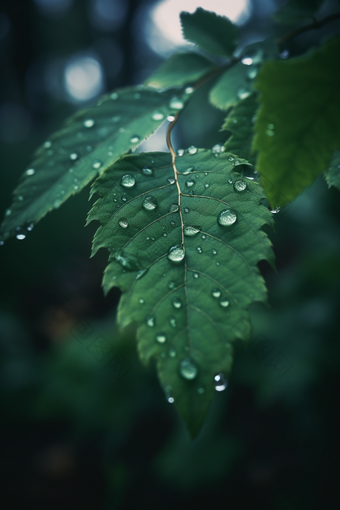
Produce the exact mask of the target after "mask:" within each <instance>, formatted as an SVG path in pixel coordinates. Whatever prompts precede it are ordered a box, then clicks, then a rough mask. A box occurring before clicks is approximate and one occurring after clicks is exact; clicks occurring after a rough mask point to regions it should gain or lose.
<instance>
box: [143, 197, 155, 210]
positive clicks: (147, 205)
mask: <svg viewBox="0 0 340 510" xmlns="http://www.w3.org/2000/svg"><path fill="white" fill-rule="evenodd" d="M143 208H144V209H145V210H146V211H154V210H155V209H156V208H157V200H156V199H155V197H152V196H149V197H146V198H145V199H144V202H143Z"/></svg>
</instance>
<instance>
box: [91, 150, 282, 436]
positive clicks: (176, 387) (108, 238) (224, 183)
mask: <svg viewBox="0 0 340 510" xmlns="http://www.w3.org/2000/svg"><path fill="white" fill-rule="evenodd" d="M244 164H247V162H246V161H245V160H240V159H238V158H235V156H233V155H231V154H227V153H222V154H220V155H219V156H218V157H216V156H215V154H214V152H212V151H207V150H201V149H200V150H198V151H197V149H196V150H195V151H194V150H193V149H192V148H191V149H190V150H188V151H187V152H186V153H185V155H184V156H182V157H177V158H176V168H177V170H176V172H175V173H174V168H173V167H172V165H171V155H170V154H168V153H159V152H158V153H157V152H156V153H148V154H140V155H130V156H125V157H123V158H122V159H121V160H119V161H118V162H117V163H115V164H114V165H113V166H112V167H111V168H110V169H109V170H108V171H107V172H106V173H105V174H103V175H102V176H101V177H100V178H99V179H97V180H96V181H95V183H94V184H93V187H92V193H98V194H99V195H100V198H99V200H97V201H96V202H95V204H94V205H93V208H92V210H91V212H90V214H89V218H88V222H90V221H92V220H99V221H100V223H101V226H100V227H99V229H98V230H97V232H96V234H95V237H94V241H93V254H94V253H96V252H97V250H98V249H99V248H102V247H105V248H107V249H108V250H109V253H110V255H109V265H108V266H107V268H106V270H105V275H104V279H103V285H104V289H105V291H106V292H108V291H109V290H110V289H111V288H112V287H114V286H118V287H120V288H121V290H122V291H123V295H122V298H121V301H120V304H119V311H118V321H119V324H120V326H121V327H122V328H124V327H126V326H127V325H128V324H130V323H131V322H134V323H135V324H136V325H137V328H138V333H137V336H138V350H139V355H140V357H141V359H142V361H143V362H144V363H148V362H149V361H150V360H151V359H152V358H154V359H156V362H157V369H158V374H159V378H160V381H161V383H162V386H163V387H164V390H165V392H166V395H167V398H168V399H169V401H170V402H173V400H174V404H175V406H176V407H177V409H178V411H179V413H180V414H181V416H182V418H183V420H184V421H185V423H186V424H187V427H188V429H189V430H190V432H191V434H192V435H193V436H194V435H196V434H197V433H198V431H199V429H200V427H201V426H202V423H203V421H204V418H205V415H206V413H207V411H208V409H209V406H210V403H211V401H212V399H213V398H214V394H215V385H214V377H217V374H220V373H222V374H224V377H228V376H229V374H230V370H231V365H232V353H233V347H232V343H233V342H234V340H236V339H237V338H238V339H242V340H244V341H246V340H248V339H249V336H250V330H251V326H250V320H249V315H248V312H247V309H248V307H249V305H250V304H251V303H252V302H254V301H264V300H265V299H266V287H265V284H264V281H263V278H262V277H261V276H260V274H259V270H258V268H257V263H258V262H259V261H260V260H263V259H266V260H269V261H270V262H271V263H272V262H273V254H272V249H271V243H270V241H269V239H268V237H267V235H266V234H265V233H264V232H263V231H262V230H261V227H262V226H263V225H265V224H271V223H272V217H271V214H270V212H269V210H268V209H267V208H266V207H264V206H263V205H261V201H262V199H263V198H264V193H263V190H262V188H261V186H260V185H259V184H258V183H256V182H254V181H250V180H247V179H244V180H243V179H242V177H241V175H240V174H239V173H238V172H237V171H236V170H237V169H238V168H240V166H241V165H244ZM143 168H150V169H151V170H152V174H153V175H152V176H150V175H147V174H145V172H143ZM126 175H130V176H131V177H132V178H133V180H134V182H135V184H134V186H132V187H130V188H128V189H125V188H123V187H122V185H121V182H122V179H124V176H126ZM176 182H178V185H177V184H176ZM207 184H208V186H206V185H207ZM179 193H180V194H179ZM146 201H148V202H146ZM150 202H151V203H152V204H154V206H155V207H152V208H149V207H145V205H146V203H150ZM178 204H180V205H178ZM127 257H133V258H134V260H137V261H138V263H136V269H132V268H129V267H127V265H126V264H125V263H122V258H123V261H124V260H125V259H126V258H127ZM221 381H224V379H223V378H222V377H221ZM223 386H226V384H224V383H223V385H220V386H219V391H220V390H221V389H223Z"/></svg>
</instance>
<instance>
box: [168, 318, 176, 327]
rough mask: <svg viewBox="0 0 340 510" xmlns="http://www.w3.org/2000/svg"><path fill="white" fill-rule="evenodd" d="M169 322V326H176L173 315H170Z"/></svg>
mask: <svg viewBox="0 0 340 510" xmlns="http://www.w3.org/2000/svg"><path fill="white" fill-rule="evenodd" d="M169 322H170V326H171V327H172V328H176V327H177V323H176V319H175V317H170V319H169Z"/></svg>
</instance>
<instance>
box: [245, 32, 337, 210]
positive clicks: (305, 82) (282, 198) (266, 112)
mask: <svg viewBox="0 0 340 510" xmlns="http://www.w3.org/2000/svg"><path fill="white" fill-rule="evenodd" d="M339 53H340V38H337V39H334V40H332V41H328V42H327V43H326V44H324V46H323V47H322V48H320V49H318V50H315V51H314V52H311V53H310V54H309V55H307V56H304V57H299V58H295V59H292V60H289V61H283V62H267V63H265V64H264V65H263V67H262V69H261V71H260V72H259V75H258V80H257V83H256V86H257V88H258V89H259V91H260V102H261V106H260V109H259V112H258V115H257V120H256V124H255V132H256V136H255V139H254V148H255V149H257V150H258V151H259V156H258V160H257V169H258V171H259V172H260V173H261V175H262V182H263V185H264V188H265V191H266V195H267V197H268V199H269V201H270V203H271V205H272V206H273V207H276V206H282V205H285V204H286V203H288V202H290V201H292V200H294V199H295V198H296V197H297V195H298V194H299V193H301V191H303V190H304V189H305V188H306V187H307V186H309V185H310V184H311V183H312V182H313V181H314V179H316V177H317V176H318V175H319V174H320V173H322V172H324V171H325V170H326V169H327V168H328V166H329V164H330V161H331V158H332V155H333V151H334V150H336V149H339V148H340V117H339V113H338V112H339V110H340V72H339V68H338V67H337V66H336V65H335V63H336V62H337V61H338V57H339Z"/></svg>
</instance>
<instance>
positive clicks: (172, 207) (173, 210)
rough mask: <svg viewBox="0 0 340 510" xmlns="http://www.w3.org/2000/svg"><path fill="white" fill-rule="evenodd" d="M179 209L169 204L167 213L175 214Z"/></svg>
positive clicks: (176, 205)
mask: <svg viewBox="0 0 340 510" xmlns="http://www.w3.org/2000/svg"><path fill="white" fill-rule="evenodd" d="M178 209H179V206H178V204H170V207H169V212H177V211H178Z"/></svg>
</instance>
